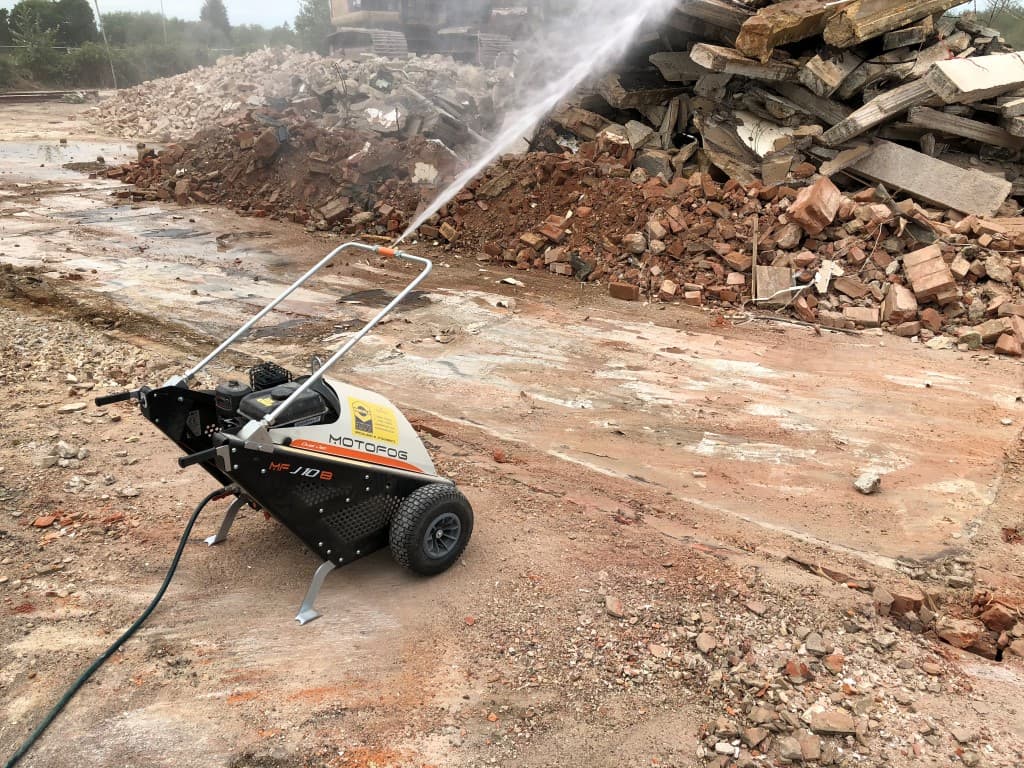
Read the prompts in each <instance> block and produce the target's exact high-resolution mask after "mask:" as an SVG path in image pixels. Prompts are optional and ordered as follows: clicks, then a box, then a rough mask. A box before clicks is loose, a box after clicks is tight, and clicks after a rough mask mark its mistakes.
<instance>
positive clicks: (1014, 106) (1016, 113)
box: [999, 98, 1024, 117]
mask: <svg viewBox="0 0 1024 768" xmlns="http://www.w3.org/2000/svg"><path fill="white" fill-rule="evenodd" d="M999 111H1000V112H1001V113H1002V115H1003V117H1020V116H1021V115H1024V99H1020V98H1017V99H1010V100H1009V101H1007V102H1005V103H1003V104H1001V105H1000V107H999Z"/></svg>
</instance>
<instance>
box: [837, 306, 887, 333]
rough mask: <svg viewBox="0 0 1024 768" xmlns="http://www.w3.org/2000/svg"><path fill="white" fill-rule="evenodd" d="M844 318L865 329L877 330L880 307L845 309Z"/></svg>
mask: <svg viewBox="0 0 1024 768" xmlns="http://www.w3.org/2000/svg"><path fill="white" fill-rule="evenodd" d="M843 316H844V317H845V318H846V319H847V320H852V321H853V322H855V323H857V325H862V326H864V327H865V328H877V327H878V325H879V316H878V307H845V308H844V309H843Z"/></svg>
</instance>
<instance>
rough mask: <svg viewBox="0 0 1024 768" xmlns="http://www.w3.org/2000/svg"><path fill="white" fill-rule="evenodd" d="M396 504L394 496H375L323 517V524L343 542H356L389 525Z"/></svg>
mask: <svg viewBox="0 0 1024 768" xmlns="http://www.w3.org/2000/svg"><path fill="white" fill-rule="evenodd" d="M398 503H399V499H397V498H396V497H394V496H376V497H374V498H372V499H366V500H365V501H362V502H360V503H358V504H351V505H349V506H346V507H344V508H343V509H340V510H338V511H337V512H333V513H330V514H327V515H324V523H326V524H327V525H328V526H330V527H331V529H332V530H333V531H334V532H335V533H337V534H338V536H340V537H341V538H342V539H343V540H344V541H357V540H359V539H361V538H363V537H364V536H369V535H370V534H371V533H373V532H374V531H377V530H380V529H381V528H386V527H387V526H388V525H390V523H391V516H392V515H393V514H395V510H397V509H398Z"/></svg>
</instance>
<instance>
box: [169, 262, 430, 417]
mask: <svg viewBox="0 0 1024 768" xmlns="http://www.w3.org/2000/svg"><path fill="white" fill-rule="evenodd" d="M348 248H357V249H359V250H364V251H369V252H371V253H374V254H376V255H378V256H384V257H386V258H392V257H394V258H397V259H403V260H405V261H412V262H416V263H417V264H422V265H423V270H422V271H421V272H420V273H419V275H417V276H416V278H415V279H414V280H413V281H412V282H411V283H409V285H407V286H406V287H405V288H404V289H403V290H402V291H401V292H400V293H399V294H398V295H397V296H395V298H394V299H392V300H391V302H390V303H389V304H388V305H387V306H386V307H384V309H382V310H381V311H380V312H378V313H377V315H376V316H375V317H374V318H373V319H372V320H370V321H369V322H368V323H367V324H366V325H364V326H363V327H362V329H361V330H360V331H359V332H358V333H356V335H355V336H353V337H352V338H351V339H349V340H348V341H347V342H346V343H345V344H344V345H343V346H342V347H341V348H340V349H338V351H337V352H335V353H334V354H333V355H331V356H330V357H329V358H328V359H327V362H325V363H324V364H323V365H321V366H320V368H318V369H317V370H316V371H314V372H313V374H312V375H311V376H310V377H309V378H308V379H306V380H305V381H304V382H302V384H301V385H300V386H299V388H298V389H296V390H295V391H294V392H293V393H292V394H291V396H290V397H289V398H288V399H287V400H285V401H284V402H282V403H281V405H279V406H278V407H277V408H276V409H275V410H274V411H273V412H271V413H269V414H267V415H266V416H265V417H264V418H263V420H262V423H263V424H264V425H265V426H267V427H271V426H273V425H274V424H275V423H276V422H277V420H278V418H280V416H281V414H282V413H283V412H284V411H285V409H286V408H287V407H288V406H289V405H291V404H292V402H293V401H294V400H296V399H297V398H298V397H299V396H300V395H302V394H303V393H304V392H306V391H307V390H308V389H309V388H310V387H312V386H313V385H314V384H316V383H317V382H319V381H320V380H321V379H323V377H324V374H325V373H326V372H327V371H328V369H330V367H331V366H333V365H334V364H335V363H336V362H338V361H339V360H340V359H341V358H342V357H344V356H345V355H346V354H347V353H348V351H349V350H350V349H352V347H354V346H355V345H356V344H358V343H359V342H360V340H362V338H363V337H364V336H366V334H368V333H369V332H370V331H371V330H373V327H374V326H375V325H377V324H378V323H379V322H380V321H381V320H383V319H384V318H385V317H386V316H387V315H388V314H389V313H390V312H391V311H392V310H393V309H394V308H395V307H397V306H398V305H399V304H401V303H402V301H404V300H405V298H406V296H408V295H409V294H410V293H412V291H413V290H414V289H415V288H416V286H418V285H419V284H420V283H422V282H423V281H424V280H425V279H426V278H427V275H429V274H430V270H431V269H433V266H434V265H433V263H432V262H431V261H430V259H425V258H423V257H422V256H414V255H413V254H411V253H406V252H405V251H396V250H395V249H393V248H385V247H383V246H373V245H366V244H365V243H356V242H349V243H344V244H342V245H339V246H338V247H337V248H335V249H334V250H333V251H331V252H330V253H329V254H327V255H326V256H325V257H324V258H322V259H321V260H320V261H319V262H318V263H317V264H316V265H314V266H313V267H312V268H311V269H310V270H309V271H308V272H306V274H304V275H303V276H302V277H300V278H299V279H298V280H296V281H295V282H294V283H292V284H291V285H290V286H289V287H288V288H287V289H285V291H284V292H283V293H281V295H280V296H278V297H277V298H276V299H274V300H273V301H271V302H270V303H269V304H267V306H265V307H264V308H263V309H261V310H260V311H259V312H257V313H256V315H255V316H254V317H253V318H252V319H250V320H249V321H248V322H247V323H245V325H243V326H242V327H241V328H239V329H238V330H237V331H235V332H234V333H233V334H231V335H230V336H229V337H228V338H227V339H226V340H225V341H224V342H223V343H221V344H220V346H218V347H217V348H216V349H215V350H213V351H212V352H211V353H210V354H208V355H207V356H206V357H205V358H203V359H202V360H201V361H200V362H199V363H198V364H197V365H196V366H195V367H194V368H192V369H191V370H190V371H188V372H187V373H185V374H183V375H182V376H180V377H175V378H174V379H172V380H171V381H170V382H168V385H172V384H180V385H187V384H188V381H189V380H190V379H191V378H192V377H194V376H195V375H196V374H197V373H199V372H200V371H201V370H203V369H204V368H205V367H206V366H208V365H209V364H210V363H211V362H213V361H214V360H215V359H216V358H217V357H218V356H219V355H220V354H221V353H222V352H224V350H226V349H227V348H228V347H230V346H231V345H232V344H234V343H235V342H236V341H238V340H239V339H240V338H242V337H243V336H245V335H246V334H247V333H248V332H249V331H250V330H251V329H252V327H253V326H254V325H256V323H258V322H259V321H260V320H262V319H263V318H264V317H266V316H267V315H268V314H270V312H272V311H273V310H274V308H275V307H277V306H278V305H279V304H280V303H281V302H283V301H284V300H285V299H287V298H288V297H289V296H291V295H292V294H293V293H294V292H295V291H297V290H298V289H299V288H300V287H302V286H303V285H304V284H305V283H306V282H307V281H308V280H309V279H310V278H311V277H313V275H315V274H316V273H317V272H319V271H320V270H321V269H323V268H324V267H326V266H327V265H328V264H330V263H331V262H332V261H333V260H334V258H335V257H336V256H337V255H338V254H339V253H341V252H342V251H344V250H346V249H348Z"/></svg>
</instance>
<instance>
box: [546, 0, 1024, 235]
mask: <svg viewBox="0 0 1024 768" xmlns="http://www.w3.org/2000/svg"><path fill="white" fill-rule="evenodd" d="M957 5H960V2H959V0H897V1H895V2H894V1H892V0H849V1H848V2H823V1H822V0H782V2H776V3H771V4H765V3H764V2H756V0H750V1H749V2H741V0H685V1H683V2H680V3H679V4H678V7H677V8H676V9H675V10H674V12H673V13H672V14H671V15H670V16H669V18H668V19H667V20H666V21H665V22H664V24H663V25H662V27H661V28H660V29H658V30H657V31H656V32H654V33H652V34H651V35H650V37H649V38H648V39H647V40H646V41H643V42H641V43H640V45H639V48H638V52H639V54H640V55H639V56H638V55H634V56H633V57H631V58H630V59H628V60H627V62H626V63H625V64H623V65H622V66H621V67H620V71H617V72H614V73H612V74H609V75H606V76H604V77H603V78H602V79H601V80H600V81H599V82H597V83H595V84H594V87H593V91H594V93H590V94H587V95H586V96H585V97H581V98H580V99H578V100H577V101H576V102H575V103H573V104H571V105H570V106H568V107H566V108H565V109H563V110H561V111H559V112H557V113H556V114H554V115H553V116H552V130H553V135H554V136H555V137H556V140H558V139H564V138H565V136H566V134H572V135H575V137H576V138H578V139H580V140H583V141H590V140H593V139H595V138H597V137H599V136H601V137H603V140H604V141H605V143H606V144H607V143H608V142H616V141H621V143H622V145H623V147H624V149H623V151H625V152H628V153H630V154H631V155H632V156H633V158H634V164H635V165H636V166H638V167H642V168H644V169H645V171H647V172H648V173H651V174H652V175H658V174H660V175H663V176H664V177H665V179H666V181H671V180H672V179H673V178H674V177H677V176H679V175H687V176H688V175H689V174H692V173H693V172H694V171H696V170H701V171H706V170H707V169H709V168H715V169H717V172H719V173H720V174H722V175H724V176H725V177H728V178H731V179H735V180H737V181H739V182H741V183H744V184H749V183H751V182H753V181H755V180H756V181H759V182H761V183H763V184H765V185H779V184H789V185H791V186H800V185H802V184H811V183H813V182H814V181H815V180H816V179H817V178H818V175H817V174H812V175H811V176H807V175H806V173H805V169H806V167H807V165H808V163H809V164H811V165H813V166H814V168H815V170H816V171H817V172H818V174H821V175H826V176H829V177H831V178H832V179H833V181H834V182H835V183H836V184H838V185H839V186H840V187H841V188H845V189H853V188H855V187H858V186H859V185H861V184H863V183H865V182H870V183H883V184H885V185H886V186H887V188H889V189H890V190H892V191H893V192H900V193H903V194H906V195H908V196H911V197H913V198H915V199H917V200H918V201H920V202H921V203H923V204H928V205H930V206H933V207H937V208H942V209H949V210H953V211H957V212H960V213H961V214H975V215H984V216H990V215H993V214H995V213H996V212H998V211H1000V209H1001V208H1003V207H1004V205H1006V204H1007V201H1008V199H1009V198H1011V196H1012V197H1021V198H1024V166H1022V165H1021V164H1020V159H1021V149H1022V148H1024V54H1022V53H1018V52H1016V51H1014V50H1012V48H1011V47H1010V46H1008V45H1007V43H1006V41H1005V39H1004V38H1003V36H1002V35H1001V34H1000V32H999V31H998V30H995V29H991V28H989V27H987V26H986V25H985V24H984V23H982V22H981V21H980V20H979V19H978V18H977V17H975V16H973V15H970V14H967V15H962V16H953V15H949V14H948V12H949V11H950V10H951V9H953V8H954V7H955V6H957ZM563 145H564V141H563ZM798 169H799V170H800V173H795V172H796V171H797V170H798ZM1009 204H1010V205H1013V204H1015V203H1014V201H1013V200H1010V201H1009ZM1004 212H1006V211H1004Z"/></svg>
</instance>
